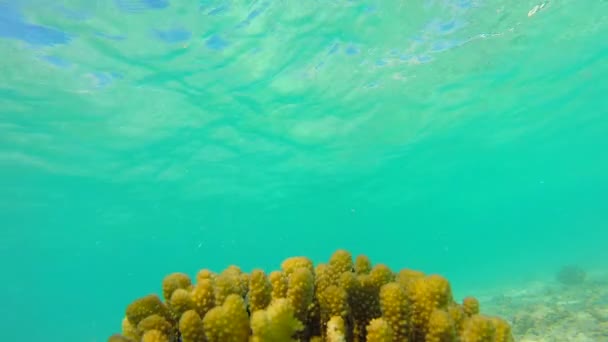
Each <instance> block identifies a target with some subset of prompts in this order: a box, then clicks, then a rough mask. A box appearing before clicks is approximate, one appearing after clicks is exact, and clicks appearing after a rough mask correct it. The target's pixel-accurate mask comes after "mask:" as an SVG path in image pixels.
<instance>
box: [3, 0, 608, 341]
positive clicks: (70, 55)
mask: <svg viewBox="0 0 608 342" xmlns="http://www.w3.org/2000/svg"><path fill="white" fill-rule="evenodd" d="M541 4H542V2H535V1H522V2H518V4H516V5H513V4H511V3H509V2H504V1H492V0H490V1H409V2H405V1H389V2H380V1H329V2H316V1H311V2H305V3H303V4H294V3H291V2H285V1H278V2H244V1H237V2H234V3H226V2H219V1H218V2H216V1H201V2H198V3H192V4H187V5H180V4H177V3H176V2H169V1H151V0H147V1H143V0H142V1H135V0H130V1H129V0H116V1H107V2H103V3H97V4H92V3H91V2H90V1H60V2H47V1H42V0H38V1H33V0H32V1H18V2H17V1H0V53H1V55H2V61H1V64H0V66H1V68H0V80H1V81H0V176H1V177H0V189H2V192H1V195H0V222H2V230H1V231H0V258H1V260H3V268H4V277H3V281H2V290H3V293H4V295H5V301H4V305H2V307H1V308H0V318H1V319H0V322H2V323H1V324H2V326H1V329H0V331H1V334H2V337H3V338H4V339H6V340H10V339H13V340H17V339H19V338H22V337H23V336H27V337H28V339H30V340H44V341H60V340H61V341H103V340H105V338H106V337H107V336H108V334H109V333H112V332H114V331H116V330H117V329H119V326H120V319H121V318H122V315H123V312H124V311H123V310H124V307H125V305H126V304H127V303H128V302H129V301H131V300H132V299H133V298H135V297H137V296H140V295H142V294H146V293H148V292H151V291H158V290H159V289H160V281H161V279H162V277H163V276H164V275H165V274H167V273H169V272H173V271H183V272H188V273H191V274H192V273H194V272H195V271H196V270H198V269H200V268H204V267H207V268H212V269H216V270H219V269H221V268H223V267H225V266H227V265H228V264H231V263H235V264H238V265H240V266H241V267H242V268H243V269H245V270H249V269H251V268H253V267H262V268H266V269H274V268H276V267H278V265H279V263H280V261H281V260H282V259H283V258H285V257H287V256H291V255H308V256H310V257H311V258H313V259H314V260H315V261H323V260H326V259H327V258H328V257H329V255H330V254H331V252H333V251H334V250H335V249H337V248H347V249H349V250H350V251H351V252H352V253H354V254H357V253H365V254H367V255H368V256H370V257H371V258H372V260H373V261H375V262H384V263H387V264H388V265H390V266H391V267H394V268H395V269H398V268H402V267H410V268H417V269H421V270H423V271H425V272H432V273H442V274H444V275H446V276H447V277H448V278H449V279H450V280H451V282H452V285H453V287H454V291H455V292H456V294H457V295H458V296H462V295H464V294H475V293H474V291H475V290H476V289H479V288H491V287H493V286H499V285H504V284H505V283H508V282H517V281H519V280H521V279H529V278H535V277H537V278H543V277H544V278H547V277H553V275H554V273H555V271H556V270H557V269H558V268H559V267H560V266H561V265H563V264H564V263H578V264H581V265H583V266H585V267H587V268H590V269H591V268H592V269H603V268H606V261H605V260H607V254H608V251H607V249H606V242H607V241H608V226H607V224H608V223H607V222H608V216H607V215H606V213H607V212H608V211H607V210H608V201H606V200H605V194H606V192H607V191H608V176H607V175H608V159H607V158H606V157H605V155H606V151H608V138H607V134H606V132H608V100H607V99H606V94H608V82H607V81H606V76H607V75H608V73H607V72H608V63H606V60H607V57H608V44H607V43H606V39H605V37H606V36H607V35H608V3H607V2H606V1H550V2H547V3H545V6H544V7H543V8H542V10H540V11H537V12H536V13H535V14H533V15H531V16H529V13H530V12H529V11H530V10H531V9H533V8H534V7H535V6H536V5H541ZM33 325H35V326H36V329H32V326H33Z"/></svg>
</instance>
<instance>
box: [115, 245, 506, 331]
mask: <svg viewBox="0 0 608 342" xmlns="http://www.w3.org/2000/svg"><path fill="white" fill-rule="evenodd" d="M280 268H281V269H280V270H276V271H273V272H271V273H269V274H268V275H267V274H266V273H265V272H264V271H262V270H259V269H258V270H253V271H252V272H251V273H250V274H248V273H245V272H242V271H241V269H239V268H238V267H236V266H230V267H228V268H226V269H225V270H224V271H222V272H221V273H219V274H216V273H214V272H211V271H209V270H201V271H200V272H198V274H197V276H196V281H195V282H194V283H193V282H192V281H191V279H190V278H189V277H188V276H187V275H186V274H183V273H173V274H170V275H168V276H167V277H165V279H164V280H163V282H162V297H163V298H164V301H162V300H161V298H160V297H159V296H158V295H155V294H149V295H146V296H143V297H141V298H138V299H136V300H134V301H133V302H132V303H131V304H129V305H128V306H127V308H126V311H125V316H124V319H123V321H122V333H121V334H114V335H112V336H110V338H109V339H108V340H109V341H116V342H118V341H121V342H128V341H130V342H140V341H158V342H180V341H181V342H241V341H242V342H284V341H285V342H289V341H305V342H308V341H310V342H351V341H352V342H363V341H369V342H398V341H399V342H400V341H405V342H423V341H426V342H452V341H462V342H512V341H513V337H512V335H511V330H510V325H509V324H508V323H507V322H506V321H504V320H503V319H501V318H498V317H489V316H484V315H482V314H480V311H479V302H478V301H477V300H476V299H475V298H473V297H467V298H465V299H464V300H463V302H462V303H457V302H456V301H454V299H453V297H452V290H451V287H450V283H449V282H448V280H447V279H445V278H443V277H442V276H440V275H426V274H423V273H422V272H419V271H414V270H409V269H403V270H400V271H398V272H393V271H392V270H391V269H389V268H388V267H387V266H386V265H384V264H376V265H373V264H372V263H371V261H370V260H369V259H368V258H367V257H366V256H363V255H359V256H357V257H356V258H355V259H354V260H353V257H352V255H351V254H350V253H349V252H348V251H345V250H338V251H336V252H335V253H334V254H333V255H332V256H331V257H330V259H329V261H328V262H327V263H325V264H318V265H316V266H315V265H314V264H313V263H312V261H311V260H310V259H308V258H306V257H292V258H288V259H286V260H285V261H283V263H281V267H280Z"/></svg>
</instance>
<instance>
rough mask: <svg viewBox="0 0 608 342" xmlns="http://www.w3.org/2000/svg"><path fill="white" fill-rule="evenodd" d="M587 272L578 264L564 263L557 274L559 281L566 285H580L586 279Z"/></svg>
mask: <svg viewBox="0 0 608 342" xmlns="http://www.w3.org/2000/svg"><path fill="white" fill-rule="evenodd" d="M586 277H587V272H585V270H583V269H582V268H581V267H579V266H577V265H564V266H562V268H560V270H559V271H558V272H557V274H556V275H555V278H556V279H557V281H558V282H560V283H562V284H564V285H570V286H571V285H580V284H582V283H583V282H584V281H585V278H586Z"/></svg>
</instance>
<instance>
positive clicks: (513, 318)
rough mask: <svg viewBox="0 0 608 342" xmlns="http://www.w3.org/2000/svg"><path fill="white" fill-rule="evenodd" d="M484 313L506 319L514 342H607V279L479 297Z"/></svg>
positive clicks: (540, 285) (552, 283)
mask: <svg viewBox="0 0 608 342" xmlns="http://www.w3.org/2000/svg"><path fill="white" fill-rule="evenodd" d="M476 297H477V298H478V299H479V301H480V305H481V311H482V312H483V313H487V314H491V315H498V316H501V317H503V318H505V319H507V320H508V321H509V322H510V323H511V325H512V328H513V335H514V337H515V341H517V342H561V341H564V342H566V341H568V342H608V275H601V276H595V277H593V278H591V277H590V278H589V279H587V280H585V281H583V282H582V283H580V284H576V285H563V284H560V283H558V282H557V281H547V282H540V281H535V282H531V283H527V284H525V285H524V286H520V287H512V288H507V289H501V290H500V291H496V290H494V292H492V291H488V292H487V293H479V294H478V295H477V296H476Z"/></svg>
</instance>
